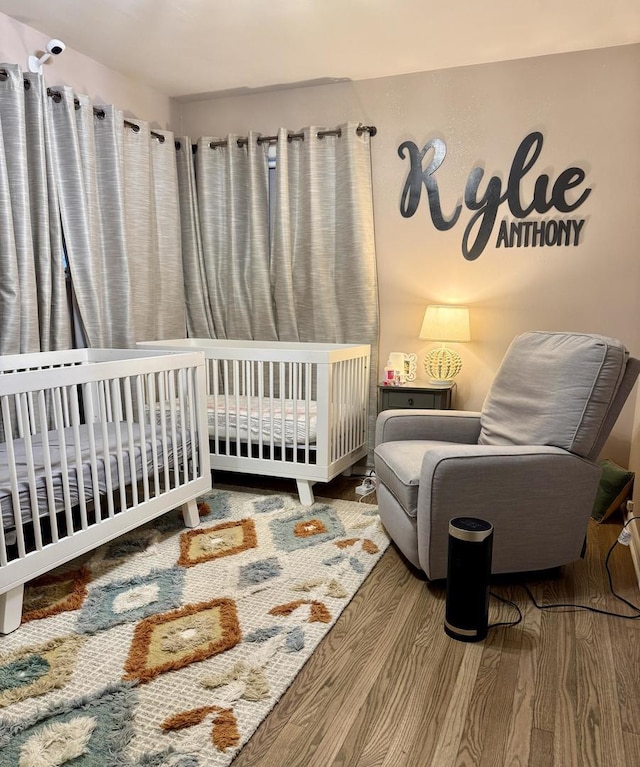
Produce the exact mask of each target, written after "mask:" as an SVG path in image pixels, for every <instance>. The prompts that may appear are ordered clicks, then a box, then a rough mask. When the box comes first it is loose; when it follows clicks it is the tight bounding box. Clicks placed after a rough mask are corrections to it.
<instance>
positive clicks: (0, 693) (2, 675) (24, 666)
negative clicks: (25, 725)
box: [0, 634, 85, 764]
mask: <svg viewBox="0 0 640 767" xmlns="http://www.w3.org/2000/svg"><path fill="white" fill-rule="evenodd" d="M84 642H85V639H84V638H83V637H81V636H77V635H75V634H71V635H70V636H65V637H60V638H58V639H53V640H51V641H50V642H46V643H44V644H40V645H33V646H31V647H25V648H23V649H21V650H17V651H15V652H12V653H9V654H8V655H2V656H0V708H2V707H4V706H10V705H12V704H13V703H17V702H18V701H21V700H26V699H27V698H34V697H36V696H37V695H44V694H45V693H47V692H50V691H51V690H53V689H54V688H56V687H64V685H65V684H66V683H67V681H68V679H69V677H70V676H71V673H72V671H73V667H74V664H75V662H76V656H77V654H78V650H79V649H80V647H82V645H83V643H84ZM16 764H17V762H16Z"/></svg>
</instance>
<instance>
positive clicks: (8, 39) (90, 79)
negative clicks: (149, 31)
mask: <svg viewBox="0 0 640 767" xmlns="http://www.w3.org/2000/svg"><path fill="white" fill-rule="evenodd" d="M55 36H56V34H55V33H53V32H52V34H51V35H43V34H42V33H40V32H38V31H37V30H35V29H33V28H32V27H28V26H26V25H25V24H21V23H20V22H19V21H16V20H15V19H12V18H10V17H9V16H6V15H5V14H4V13H0V62H2V63H7V64H19V65H20V66H21V67H22V69H23V70H25V71H28V66H27V60H28V58H29V56H30V55H32V54H35V53H36V51H38V52H41V51H43V50H45V47H46V44H47V42H48V41H49V40H50V39H51V38H52V37H55ZM44 76H45V80H46V81H47V85H49V86H56V85H58V86H60V85H69V86H71V87H72V88H73V89H74V90H75V91H77V92H78V93H82V94H86V95H87V96H89V97H90V98H91V99H92V101H93V102H94V103H95V104H114V105H115V106H116V107H117V108H118V109H122V110H123V112H124V113H125V116H126V117H137V118H138V119H140V120H146V121H147V122H149V123H150V124H151V127H152V128H160V129H164V130H171V128H172V126H174V125H176V124H177V122H176V120H175V117H176V115H177V105H175V104H172V102H171V99H169V97H168V96H165V95H164V94H162V93H159V92H158V91H156V90H153V89H151V88H147V87H145V86H143V85H141V84H140V83H137V82H136V81H134V80H132V79H130V78H129V77H125V76H124V75H121V74H120V73H118V72H115V71H114V70H113V69H109V68H108V67H105V66H103V65H102V64H99V63H98V62H97V61H94V59H91V58H89V57H88V56H84V55H83V54H81V53H78V52H77V51H74V50H72V49H70V48H69V47H67V48H66V50H65V51H64V52H63V53H62V54H60V55H59V56H55V57H54V56H52V57H51V59H49V61H48V62H47V63H46V64H45V65H44Z"/></svg>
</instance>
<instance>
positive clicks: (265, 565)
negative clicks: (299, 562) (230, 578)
mask: <svg viewBox="0 0 640 767" xmlns="http://www.w3.org/2000/svg"><path fill="white" fill-rule="evenodd" d="M281 572H282V567H281V565H280V563H279V562H278V560H277V558H276V557H269V559H260V560H258V561H257V562H250V563H249V564H248V565H243V566H242V567H241V568H240V576H239V578H238V585H239V586H240V587H241V588H242V587H243V586H255V585H256V584H258V583H263V582H264V581H268V580H269V579H270V578H277V577H278V576H279V575H280V573H281Z"/></svg>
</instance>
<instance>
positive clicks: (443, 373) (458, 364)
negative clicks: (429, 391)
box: [424, 347, 462, 381]
mask: <svg viewBox="0 0 640 767" xmlns="http://www.w3.org/2000/svg"><path fill="white" fill-rule="evenodd" d="M424 369H425V372H426V374H427V375H428V376H429V378H431V379H432V380H434V381H450V380H451V379H452V378H455V377H456V376H457V375H458V373H459V372H460V371H461V370H462V358H461V357H460V355H459V354H458V352H454V351H453V350H452V349H447V348H445V347H443V348H438V349H432V350H431V351H430V352H427V354H425V357H424Z"/></svg>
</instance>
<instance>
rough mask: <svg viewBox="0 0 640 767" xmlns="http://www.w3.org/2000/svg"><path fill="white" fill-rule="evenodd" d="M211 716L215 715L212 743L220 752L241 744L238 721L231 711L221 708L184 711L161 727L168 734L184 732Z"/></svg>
mask: <svg viewBox="0 0 640 767" xmlns="http://www.w3.org/2000/svg"><path fill="white" fill-rule="evenodd" d="M209 714H214V715H215V716H214V717H213V726H212V728H211V742H212V743H213V745H214V746H215V747H216V748H217V749H218V751H223V752H224V751H226V750H227V749H228V748H232V747H233V746H237V745H238V743H239V742H240V733H239V732H238V721H237V719H236V717H235V715H234V713H233V711H232V710H231V709H228V708H220V707H219V706H202V707H201V708H193V709H191V710H189V711H182V712H180V713H179V714H176V715H175V716H171V717H169V718H168V719H165V721H164V722H163V723H162V725H161V727H162V729H163V730H165V731H166V732H169V731H171V730H184V729H186V728H187V727H193V726H194V725H197V724H201V723H202V722H203V721H204V720H205V719H206V718H207V716H209Z"/></svg>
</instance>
